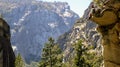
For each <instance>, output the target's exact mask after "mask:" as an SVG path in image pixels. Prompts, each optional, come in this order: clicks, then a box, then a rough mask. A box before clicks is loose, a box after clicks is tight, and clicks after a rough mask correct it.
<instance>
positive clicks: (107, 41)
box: [90, 0, 120, 67]
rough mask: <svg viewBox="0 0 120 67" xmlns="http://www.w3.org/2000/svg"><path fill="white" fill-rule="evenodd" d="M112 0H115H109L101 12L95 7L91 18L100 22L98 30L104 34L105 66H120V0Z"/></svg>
mask: <svg viewBox="0 0 120 67" xmlns="http://www.w3.org/2000/svg"><path fill="white" fill-rule="evenodd" d="M111 1H113V0H109V1H108V2H107V3H106V4H105V5H104V6H105V7H104V8H101V9H100V11H99V13H96V12H97V10H96V11H94V9H93V11H92V13H91V16H90V20H92V21H94V22H95V23H97V24H98V27H97V30H98V31H99V32H100V33H101V35H102V46H103V49H104V50H103V57H104V66H105V67H120V20H119V18H120V17H119V13H120V11H119V10H120V6H119V4H120V1H118V0H114V1H113V2H114V3H113V2H111ZM115 1H116V2H115ZM109 5H111V6H109ZM97 14H99V16H98V15H97Z"/></svg>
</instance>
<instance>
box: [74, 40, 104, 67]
mask: <svg viewBox="0 0 120 67" xmlns="http://www.w3.org/2000/svg"><path fill="white" fill-rule="evenodd" d="M74 46H75V47H74V49H75V54H76V55H75V58H74V65H75V67H99V66H100V65H101V63H102V60H103V59H102V57H101V56H97V54H96V52H91V51H90V50H92V47H91V46H89V47H86V46H84V44H82V41H81V40H79V41H78V42H77V43H76V44H75V45H74Z"/></svg>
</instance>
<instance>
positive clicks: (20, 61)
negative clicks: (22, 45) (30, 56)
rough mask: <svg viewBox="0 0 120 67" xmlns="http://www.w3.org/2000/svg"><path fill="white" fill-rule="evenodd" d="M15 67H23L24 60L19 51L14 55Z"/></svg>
mask: <svg viewBox="0 0 120 67" xmlns="http://www.w3.org/2000/svg"><path fill="white" fill-rule="evenodd" d="M15 67H25V63H24V61H23V59H22V57H21V55H20V53H19V54H18V56H17V57H16V60H15Z"/></svg>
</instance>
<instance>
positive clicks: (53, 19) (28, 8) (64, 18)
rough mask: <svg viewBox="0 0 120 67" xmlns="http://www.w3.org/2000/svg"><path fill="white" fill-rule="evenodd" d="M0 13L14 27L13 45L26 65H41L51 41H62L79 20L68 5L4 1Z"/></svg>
mask: <svg viewBox="0 0 120 67" xmlns="http://www.w3.org/2000/svg"><path fill="white" fill-rule="evenodd" d="M0 13H1V14H2V16H3V17H4V19H5V20H6V21H7V22H8V24H9V25H10V27H11V43H12V45H13V48H14V50H15V52H16V53H21V55H22V56H23V57H24V59H25V61H26V62H27V63H29V62H30V61H38V60H39V59H40V55H41V51H42V48H43V46H44V45H43V44H44V43H45V42H46V41H47V39H48V37H53V38H55V39H56V38H58V37H59V36H60V35H61V34H63V33H65V32H67V31H68V30H70V29H71V27H72V26H73V24H74V22H75V20H76V19H78V18H79V16H78V15H77V14H76V13H74V12H73V11H72V10H71V9H70V6H69V5H68V3H66V2H52V3H50V2H43V1H35V0H29V1H28V0H0Z"/></svg>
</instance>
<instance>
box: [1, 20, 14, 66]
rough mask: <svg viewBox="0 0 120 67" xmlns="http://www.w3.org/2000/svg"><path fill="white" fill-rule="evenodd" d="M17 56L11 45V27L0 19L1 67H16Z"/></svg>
mask: <svg viewBox="0 0 120 67" xmlns="http://www.w3.org/2000/svg"><path fill="white" fill-rule="evenodd" d="M14 62H15V55H14V52H13V50H12V47H11V43H10V28H9V25H8V24H7V23H6V22H5V21H4V20H3V19H2V18H0V67H15V66H14V65H15V64H14Z"/></svg>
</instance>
